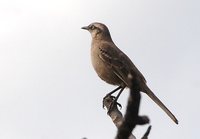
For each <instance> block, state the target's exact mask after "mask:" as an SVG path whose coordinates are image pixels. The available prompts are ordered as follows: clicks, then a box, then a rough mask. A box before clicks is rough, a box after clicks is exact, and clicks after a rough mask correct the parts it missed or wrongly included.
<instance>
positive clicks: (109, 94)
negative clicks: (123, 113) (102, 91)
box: [104, 86, 122, 99]
mask: <svg viewBox="0 0 200 139" xmlns="http://www.w3.org/2000/svg"><path fill="white" fill-rule="evenodd" d="M121 88H122V87H121V86H119V87H117V88H116V89H114V90H113V91H111V92H110V93H108V94H106V96H105V97H104V99H105V98H106V97H108V96H111V95H112V94H113V93H115V92H116V91H118V90H119V89H121Z"/></svg>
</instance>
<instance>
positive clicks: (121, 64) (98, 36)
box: [82, 23, 178, 124]
mask: <svg viewBox="0 0 200 139" xmlns="http://www.w3.org/2000/svg"><path fill="white" fill-rule="evenodd" d="M82 29H86V30H88V31H89V32H90V33H91V36H92V47H91V60H92V65H93V67H94V69H95V71H96V73H97V74H98V76H99V77H100V78H101V79H102V80H104V81H105V82H107V83H109V84H112V85H117V86H119V87H118V88H117V89H115V90H114V91H112V92H111V93H109V94H112V93H114V92H115V91H117V90H118V89H120V88H122V89H121V92H122V91H123V89H124V88H125V87H130V82H129V81H128V74H130V73H133V74H132V76H133V79H134V80H136V82H137V83H138V85H139V88H140V91H142V92H144V93H146V94H147V95H148V96H149V97H150V98H151V99H152V100H153V101H154V102H155V103H156V104H158V105H159V106H160V107H161V108H162V109H163V110H164V111H165V112H166V114H167V115H168V116H169V117H170V118H171V119H172V120H173V121H174V122H175V123H176V124H178V120H177V119H176V117H175V116H174V115H173V114H172V113H171V112H170V111H169V109H168V108H167V107H166V106H165V105H164V104H163V103H162V102H161V101H160V100H159V99H158V98H157V97H156V96H155V95H154V93H153V92H152V91H151V90H150V89H149V88H148V86H147V84H146V80H145V78H144V76H143V75H142V73H141V72H140V71H139V70H138V69H137V68H136V66H135V65H134V64H133V63H132V61H131V60H130V59H129V57H128V56H127V55H126V54H124V53H123V52H122V51H121V50H120V49H119V48H118V47H117V46H116V45H115V44H114V42H113V41H112V38H111V35H110V32H109V30H108V28H107V27H106V26H105V25H104V24H102V23H92V24H90V25H89V26H86V27H82ZM121 92H120V93H121Z"/></svg>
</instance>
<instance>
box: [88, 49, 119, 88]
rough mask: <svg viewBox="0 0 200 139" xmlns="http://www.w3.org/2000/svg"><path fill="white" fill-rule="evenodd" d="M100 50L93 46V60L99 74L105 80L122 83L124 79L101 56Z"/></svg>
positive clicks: (115, 83) (111, 82) (114, 83)
mask: <svg viewBox="0 0 200 139" xmlns="http://www.w3.org/2000/svg"><path fill="white" fill-rule="evenodd" d="M99 55H100V50H98V48H97V47H92V48H91V61H92V65H93V67H94V70H95V71H96V73H97V74H98V76H99V77H100V78H101V79H102V80H104V81H105V82H107V83H109V84H113V85H121V84H122V81H121V80H120V79H119V78H118V77H117V76H116V74H115V73H114V72H113V70H112V68H111V67H110V66H109V65H108V64H107V63H105V62H104V61H103V60H102V59H101V58H100V57H99Z"/></svg>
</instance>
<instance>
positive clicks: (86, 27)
mask: <svg viewBox="0 0 200 139" xmlns="http://www.w3.org/2000/svg"><path fill="white" fill-rule="evenodd" d="M81 29H85V30H89V27H88V26H84V27H82V28H81Z"/></svg>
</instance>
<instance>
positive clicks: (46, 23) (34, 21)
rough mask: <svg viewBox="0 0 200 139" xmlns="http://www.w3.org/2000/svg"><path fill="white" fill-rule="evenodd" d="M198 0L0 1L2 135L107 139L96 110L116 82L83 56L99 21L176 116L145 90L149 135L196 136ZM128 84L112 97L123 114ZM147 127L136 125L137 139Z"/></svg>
mask: <svg viewBox="0 0 200 139" xmlns="http://www.w3.org/2000/svg"><path fill="white" fill-rule="evenodd" d="M199 5H200V2H199V1H198V0H190V1H189V0H162V1H161V0H124V1H121V0H110V1H108V0H101V1H97V0H57V1H53V0H34V1H27V0H17V1H15V0H1V1H0V66H1V68H0V138H1V139H81V138H82V137H87V138H88V139H102V138H103V139H111V138H114V136H115V134H116V128H115V126H114V125H113V123H112V122H111V119H110V118H109V117H108V116H107V115H106V110H104V109H102V98H103V97H104V95H105V94H106V93H108V92H110V91H111V90H113V89H114V88H115V86H111V85H108V84H106V83H104V82H103V81H101V80H100V79H99V78H98V77H97V75H96V73H95V72H94V70H93V68H92V66H91V62H90V44H91V36H90V34H89V33H88V32H86V31H84V30H81V29H80V28H81V27H82V26H85V25H88V24H90V23H91V22H95V21H98V22H102V23H105V24H106V25H107V26H108V27H109V29H110V32H111V35H112V38H113V40H114V42H115V44H116V45H117V46H118V47H119V48H120V49H121V50H123V51H124V52H125V53H126V54H127V55H128V56H129V57H130V58H131V59H132V60H133V62H134V63H135V65H136V66H137V67H138V68H139V70H140V71H141V72H142V73H143V75H144V76H145V77H146V80H147V83H148V86H149V87H150V88H151V89H152V90H153V91H154V92H155V94H156V95H157V96H158V97H159V98H160V99H161V100H162V101H163V102H164V103H165V104H166V106H167V107H168V108H169V109H170V110H171V111H172V112H173V113H174V114H175V115H176V117H177V118H178V120H179V122H180V124H179V125H175V124H174V123H173V122H172V121H171V119H169V118H168V116H167V115H166V114H165V113H164V112H163V111H162V110H161V109H160V108H159V107H158V106H157V105H156V104H155V103H154V102H152V100H151V99H149V98H148V97H147V96H146V95H145V94H142V102H141V108H140V114H141V115H148V116H149V117H150V119H151V125H152V131H151V133H150V137H149V138H150V139H161V138H162V139H170V138H171V139H172V138H179V139H180V138H182V139H189V138H191V139H192V138H197V137H198V136H199V133H198V131H199V126H200V122H199V117H200V110H199V106H200V101H199V98H200V74H199V71H200V8H199ZM128 92H129V90H128V89H126V90H125V91H124V93H123V94H122V96H121V98H120V99H119V102H120V103H121V104H122V105H123V109H122V111H123V112H124V111H125V108H126V101H127V97H128ZM147 127H148V125H147V126H137V128H136V129H135V130H134V134H135V135H136V136H137V137H141V136H142V135H143V133H144V132H145V131H146V129H147Z"/></svg>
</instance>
